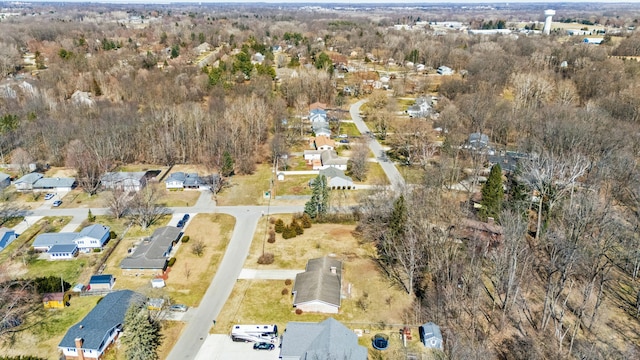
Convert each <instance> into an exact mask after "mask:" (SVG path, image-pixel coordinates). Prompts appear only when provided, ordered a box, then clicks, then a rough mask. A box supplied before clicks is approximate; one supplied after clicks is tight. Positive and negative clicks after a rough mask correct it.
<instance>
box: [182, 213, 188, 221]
mask: <svg viewBox="0 0 640 360" xmlns="http://www.w3.org/2000/svg"><path fill="white" fill-rule="evenodd" d="M182 221H183V222H187V221H189V214H184V216H183V217H182Z"/></svg>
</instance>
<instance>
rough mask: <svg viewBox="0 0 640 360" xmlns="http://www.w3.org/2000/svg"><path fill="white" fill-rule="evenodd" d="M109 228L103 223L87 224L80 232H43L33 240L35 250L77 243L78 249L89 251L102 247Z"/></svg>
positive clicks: (42, 250) (108, 233)
mask: <svg viewBox="0 0 640 360" xmlns="http://www.w3.org/2000/svg"><path fill="white" fill-rule="evenodd" d="M110 235H111V233H110V228H109V227H108V226H105V225H99V224H94V225H89V226H87V227H85V228H84V229H82V230H81V231H80V232H77V233H76V232H61V233H44V234H40V235H38V236H36V238H35V240H33V244H32V246H33V249H34V250H35V251H40V252H44V251H49V250H50V249H51V248H52V247H53V246H55V245H72V244H73V245H77V246H78V250H80V251H82V252H89V251H91V250H93V249H102V247H103V246H104V245H105V244H106V243H107V241H109V237H110Z"/></svg>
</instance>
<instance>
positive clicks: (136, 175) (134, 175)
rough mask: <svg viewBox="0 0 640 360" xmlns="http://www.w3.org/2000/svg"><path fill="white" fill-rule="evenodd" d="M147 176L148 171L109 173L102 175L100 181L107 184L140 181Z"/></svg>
mask: <svg viewBox="0 0 640 360" xmlns="http://www.w3.org/2000/svg"><path fill="white" fill-rule="evenodd" d="M146 174H147V172H146V171H137V172H123V171H118V172H108V173H105V174H104V175H102V177H101V178H100V181H106V182H120V181H124V180H128V179H133V180H140V179H142V178H143V177H144V176H145V175H146Z"/></svg>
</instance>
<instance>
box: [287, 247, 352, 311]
mask: <svg viewBox="0 0 640 360" xmlns="http://www.w3.org/2000/svg"><path fill="white" fill-rule="evenodd" d="M341 288H342V261H340V260H337V259H335V258H331V257H328V256H325V257H321V258H316V259H311V260H309V261H308V262H307V267H306V269H305V271H304V272H303V273H299V274H297V275H296V281H295V284H294V286H293V306H294V307H295V308H297V309H301V310H302V311H304V312H321V313H330V314H337V313H338V310H339V309H340V301H341V297H340V294H341Z"/></svg>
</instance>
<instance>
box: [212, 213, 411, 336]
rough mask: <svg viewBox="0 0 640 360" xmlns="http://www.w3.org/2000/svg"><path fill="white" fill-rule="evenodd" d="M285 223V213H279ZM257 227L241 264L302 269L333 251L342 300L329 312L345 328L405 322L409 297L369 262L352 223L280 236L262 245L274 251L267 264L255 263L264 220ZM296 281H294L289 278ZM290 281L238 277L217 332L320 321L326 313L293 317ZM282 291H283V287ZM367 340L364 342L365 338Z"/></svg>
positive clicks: (388, 326) (395, 325)
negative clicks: (237, 327) (338, 267)
mask: <svg viewBox="0 0 640 360" xmlns="http://www.w3.org/2000/svg"><path fill="white" fill-rule="evenodd" d="M282 218H283V220H285V222H289V221H290V217H289V216H282ZM261 221H262V223H261V224H259V225H258V229H262V230H261V231H257V232H256V236H255V237H254V241H253V243H252V246H251V250H250V254H249V257H248V258H247V261H246V262H245V265H244V267H245V268H253V269H304V267H305V265H306V261H307V260H308V259H311V258H315V257H320V256H324V255H330V254H332V255H335V256H336V257H337V258H338V259H340V260H342V261H343V265H344V270H343V274H342V275H343V297H344V298H343V300H342V304H341V308H340V313H339V314H336V315H331V316H333V317H334V318H336V319H337V320H339V321H340V322H342V323H343V324H345V325H346V326H347V327H350V328H359V329H366V330H369V331H370V332H371V333H372V334H374V333H375V331H378V330H379V329H381V328H385V329H391V328H393V329H396V331H397V329H398V328H399V327H400V326H401V325H402V324H403V323H404V322H405V321H404V315H403V314H404V311H405V310H406V309H407V308H409V307H410V306H411V301H412V298H411V296H409V295H407V294H406V293H405V292H404V291H401V290H400V289H398V288H396V287H394V286H392V285H391V284H390V283H389V282H388V280H387V279H386V278H385V277H384V276H382V274H380V272H379V270H378V267H377V265H376V264H375V262H374V261H372V260H371V254H372V252H373V248H372V247H371V246H370V245H368V244H359V243H358V241H357V240H356V239H355V238H354V237H353V235H352V234H351V232H352V231H353V230H354V228H355V225H341V224H314V225H313V226H312V227H311V228H310V229H305V233H304V234H303V235H302V236H298V237H295V238H293V239H288V240H284V239H282V237H281V236H280V235H277V240H276V242H275V243H273V244H269V243H267V244H266V251H267V252H271V253H273V254H275V259H276V261H275V262H274V263H273V264H271V265H258V264H257V258H258V256H259V255H260V254H261V253H262V243H263V240H264V229H265V226H264V225H265V223H264V222H263V221H264V220H261ZM292 280H294V279H292ZM292 287H293V284H289V285H287V284H286V283H285V281H283V280H239V281H237V282H236V286H235V288H234V290H233V292H232V294H231V297H230V298H229V300H228V301H227V302H226V304H225V307H224V308H223V310H222V312H221V314H220V316H219V317H218V319H217V324H216V326H215V328H214V329H212V331H213V332H215V333H228V332H229V329H230V328H231V326H232V325H233V324H238V323H245V324H246V323H250V324H261V323H263V324H274V323H275V324H277V325H278V326H280V328H281V329H284V328H285V327H286V323H287V322H289V321H314V322H317V321H321V320H324V319H326V318H327V317H328V316H329V315H327V314H313V313H302V314H300V315H297V314H296V313H295V312H294V308H293V307H292V299H293V298H292V296H291V290H292ZM285 289H286V290H285ZM368 341H370V340H367V342H368Z"/></svg>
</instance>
